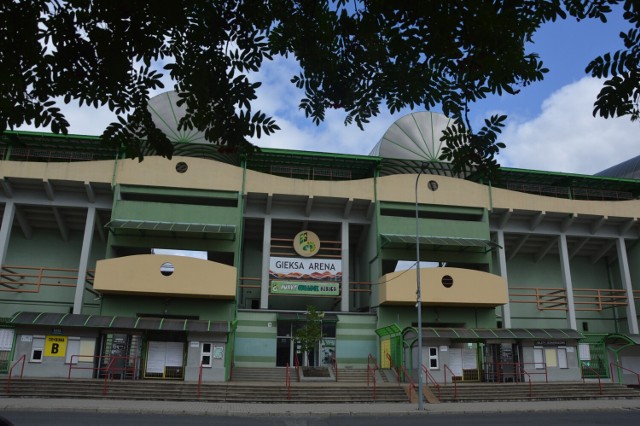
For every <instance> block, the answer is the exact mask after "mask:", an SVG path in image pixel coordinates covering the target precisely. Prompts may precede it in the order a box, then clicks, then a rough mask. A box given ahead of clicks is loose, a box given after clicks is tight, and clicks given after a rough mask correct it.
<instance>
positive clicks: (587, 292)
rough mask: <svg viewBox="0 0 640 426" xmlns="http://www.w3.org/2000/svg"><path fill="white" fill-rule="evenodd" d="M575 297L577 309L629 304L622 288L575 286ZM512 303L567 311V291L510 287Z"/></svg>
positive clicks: (591, 309)
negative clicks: (530, 304)
mask: <svg viewBox="0 0 640 426" xmlns="http://www.w3.org/2000/svg"><path fill="white" fill-rule="evenodd" d="M573 299H574V306H575V310H576V311H583V312H584V311H589V312H602V311H603V310H605V309H611V308H616V307H621V306H627V303H628V301H627V295H626V292H625V290H621V289H608V288H607V289H603V288H574V289H573ZM509 302H510V303H532V304H535V305H536V308H537V309H538V310H539V311H566V310H568V305H567V303H568V302H567V291H566V289H564V288H556V287H553V288H551V287H510V288H509Z"/></svg>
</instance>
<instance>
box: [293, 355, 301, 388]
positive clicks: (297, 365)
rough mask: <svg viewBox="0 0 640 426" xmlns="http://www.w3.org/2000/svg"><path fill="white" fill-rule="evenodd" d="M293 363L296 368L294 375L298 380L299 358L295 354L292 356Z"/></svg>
mask: <svg viewBox="0 0 640 426" xmlns="http://www.w3.org/2000/svg"><path fill="white" fill-rule="evenodd" d="M293 365H294V367H295V368H296V376H297V378H298V382H299V381H300V360H299V359H298V355H297V354H296V355H294V356H293Z"/></svg>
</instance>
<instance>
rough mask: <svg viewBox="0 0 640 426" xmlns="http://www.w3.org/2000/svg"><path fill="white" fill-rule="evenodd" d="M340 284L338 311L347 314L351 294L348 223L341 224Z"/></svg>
mask: <svg viewBox="0 0 640 426" xmlns="http://www.w3.org/2000/svg"><path fill="white" fill-rule="evenodd" d="M341 241H342V283H341V285H340V287H341V288H342V291H341V292H340V295H341V296H342V299H341V300H340V310H341V311H342V312H349V297H350V295H351V292H350V291H349V222H347V221H343V222H342V239H341Z"/></svg>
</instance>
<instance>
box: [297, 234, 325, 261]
mask: <svg viewBox="0 0 640 426" xmlns="http://www.w3.org/2000/svg"><path fill="white" fill-rule="evenodd" d="M293 249H294V250H295V251H296V253H298V254H299V255H300V256H302V257H312V256H315V255H316V254H317V253H318V251H320V238H318V235H316V233H315V232H311V231H301V232H298V234H297V235H296V236H295V238H294V239H293Z"/></svg>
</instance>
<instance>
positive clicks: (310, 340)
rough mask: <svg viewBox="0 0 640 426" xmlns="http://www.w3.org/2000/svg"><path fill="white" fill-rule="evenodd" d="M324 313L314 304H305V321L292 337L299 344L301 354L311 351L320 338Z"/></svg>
mask: <svg viewBox="0 0 640 426" xmlns="http://www.w3.org/2000/svg"><path fill="white" fill-rule="evenodd" d="M323 316H324V314H323V313H322V312H320V311H318V310H317V309H316V307H315V306H313V305H309V306H307V313H306V322H305V324H304V325H303V326H302V327H300V328H299V329H298V330H296V332H295V333H294V336H293V338H294V339H295V340H296V341H297V342H298V343H299V344H300V350H301V351H302V353H303V354H308V353H309V351H313V350H314V349H315V347H316V345H317V344H318V342H319V341H320V339H321V338H322V317H323Z"/></svg>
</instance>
